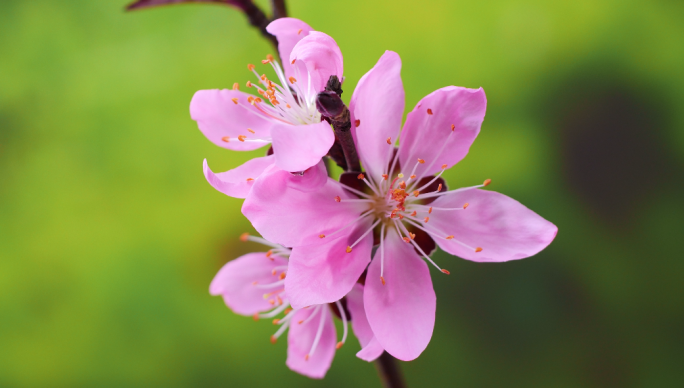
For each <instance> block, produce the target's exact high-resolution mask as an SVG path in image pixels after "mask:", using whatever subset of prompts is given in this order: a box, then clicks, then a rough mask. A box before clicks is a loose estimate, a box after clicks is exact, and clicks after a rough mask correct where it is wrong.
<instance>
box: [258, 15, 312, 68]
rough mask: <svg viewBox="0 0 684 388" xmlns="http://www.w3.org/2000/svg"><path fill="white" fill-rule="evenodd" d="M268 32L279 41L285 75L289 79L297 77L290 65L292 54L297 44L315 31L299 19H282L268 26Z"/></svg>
mask: <svg viewBox="0 0 684 388" xmlns="http://www.w3.org/2000/svg"><path fill="white" fill-rule="evenodd" d="M266 31H268V33H269V34H271V35H274V36H275V37H276V38H277V39H278V51H279V52H280V58H281V60H282V66H283V70H285V75H286V76H287V77H288V78H289V77H296V75H295V72H294V68H293V66H292V64H291V63H290V53H291V52H292V49H293V48H294V46H295V45H296V44H297V42H299V41H300V40H302V38H304V37H305V36H307V35H309V32H311V31H313V29H312V28H311V27H309V25H308V24H306V23H304V22H303V21H301V20H299V19H295V18H280V19H276V20H274V21H272V22H271V23H270V24H269V25H268V26H266Z"/></svg>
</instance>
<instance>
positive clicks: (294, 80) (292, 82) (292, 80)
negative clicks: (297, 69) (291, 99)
mask: <svg viewBox="0 0 684 388" xmlns="http://www.w3.org/2000/svg"><path fill="white" fill-rule="evenodd" d="M288 79H289V80H290V83H291V84H294V83H295V82H297V79H296V78H295V77H290V78H288Z"/></svg>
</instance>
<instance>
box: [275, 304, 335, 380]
mask: <svg viewBox="0 0 684 388" xmlns="http://www.w3.org/2000/svg"><path fill="white" fill-rule="evenodd" d="M316 310H319V312H318V314H316V316H315V317H313V318H312V319H310V320H308V321H307V318H308V317H309V315H311V314H313V313H314V312H315V311H316ZM321 319H323V322H322V325H323V326H322V333H321V337H320V340H319V342H318V345H317V346H316V349H315V351H314V353H313V354H309V352H310V351H311V346H312V345H313V343H314V340H315V338H316V333H317V332H318V331H319V328H321ZM301 321H304V322H303V323H301V324H300V323H299V322H301ZM336 341H337V332H336V330H335V323H334V322H333V319H332V314H331V313H330V309H329V308H328V306H317V308H308V309H302V310H299V311H297V312H296V313H295V315H294V316H293V317H292V324H291V325H290V332H289V333H288V334H287V361H286V362H285V363H286V364H287V366H288V367H289V368H290V369H292V370H293V371H295V372H297V373H301V374H303V375H304V376H308V377H311V378H312V379H322V378H323V377H324V376H325V373H326V372H327V371H328V369H330V365H332V361H333V358H334V357H335V345H336V344H337V342H336ZM307 355H309V357H308V359H307Z"/></svg>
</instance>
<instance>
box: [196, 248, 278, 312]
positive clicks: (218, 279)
mask: <svg viewBox="0 0 684 388" xmlns="http://www.w3.org/2000/svg"><path fill="white" fill-rule="evenodd" d="M278 266H287V260H285V259H283V258H281V257H275V256H271V258H268V257H266V253H265V252H255V253H248V254H246V255H244V256H240V257H238V258H237V259H235V260H232V261H230V262H228V264H226V265H224V266H223V268H221V269H220V270H219V272H218V273H217V274H216V276H215V277H214V280H212V281H211V285H210V286H209V293H210V294H211V295H221V296H223V300H224V301H225V302H226V305H227V306H228V307H230V309H231V310H233V311H234V312H235V313H237V314H242V315H254V314H256V313H259V312H263V311H268V310H271V309H273V306H272V305H271V304H269V303H268V301H267V300H266V299H264V294H266V293H268V292H272V291H275V290H276V289H277V288H273V289H266V288H259V287H256V286H255V284H253V283H254V282H257V284H261V285H266V284H271V283H274V282H277V281H278V275H280V272H282V271H280V272H278V273H277V274H276V275H275V276H274V275H273V273H272V271H273V269H274V268H275V267H278ZM281 287H282V286H281Z"/></svg>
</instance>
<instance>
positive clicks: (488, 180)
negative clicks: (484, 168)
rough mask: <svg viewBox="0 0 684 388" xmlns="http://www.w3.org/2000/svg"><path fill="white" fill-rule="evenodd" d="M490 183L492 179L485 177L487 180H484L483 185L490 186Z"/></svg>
mask: <svg viewBox="0 0 684 388" xmlns="http://www.w3.org/2000/svg"><path fill="white" fill-rule="evenodd" d="M490 183H492V180H491V179H485V181H484V183H483V184H482V186H488V185H489V184H490Z"/></svg>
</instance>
